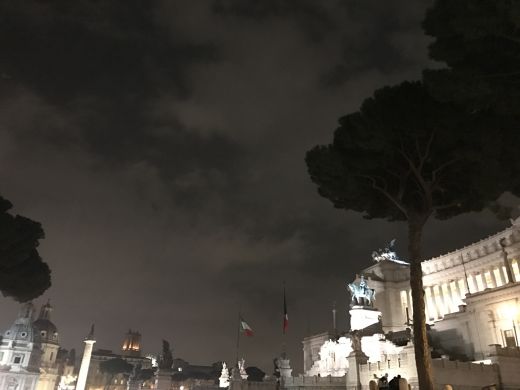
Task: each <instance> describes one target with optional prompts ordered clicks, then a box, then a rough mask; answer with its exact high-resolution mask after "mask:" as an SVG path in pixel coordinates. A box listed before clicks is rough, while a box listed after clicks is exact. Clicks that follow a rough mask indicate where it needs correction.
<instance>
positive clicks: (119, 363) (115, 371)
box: [99, 358, 134, 389]
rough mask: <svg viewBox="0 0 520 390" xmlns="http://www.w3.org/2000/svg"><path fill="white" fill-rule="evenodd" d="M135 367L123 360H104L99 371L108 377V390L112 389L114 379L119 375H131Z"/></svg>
mask: <svg viewBox="0 0 520 390" xmlns="http://www.w3.org/2000/svg"><path fill="white" fill-rule="evenodd" d="M133 369H134V366H133V365H132V364H130V363H128V362H127V361H126V360H124V359H121V358H114V359H109V360H104V361H102V362H101V363H99V370H100V371H101V372H102V373H103V374H105V375H106V376H107V380H106V386H105V388H106V389H109V388H110V385H111V383H112V381H113V380H114V377H115V376H116V375H119V374H130V373H132V370H133Z"/></svg>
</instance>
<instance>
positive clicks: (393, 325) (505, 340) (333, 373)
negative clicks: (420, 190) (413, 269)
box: [284, 219, 520, 390]
mask: <svg viewBox="0 0 520 390" xmlns="http://www.w3.org/2000/svg"><path fill="white" fill-rule="evenodd" d="M373 258H374V260H375V263H374V264H373V265H371V266H369V267H367V268H365V269H363V270H360V271H359V272H358V275H357V276H356V279H355V281H354V283H351V285H352V287H353V290H356V289H358V290H356V292H357V293H359V294H361V293H362V291H363V290H362V289H365V290H370V291H372V292H371V294H372V295H374V294H375V302H374V303H373V304H368V305H367V303H366V301H365V302H361V303H360V302H357V301H353V303H352V305H351V309H350V314H351V326H350V328H351V329H349V331H350V330H355V329H357V330H358V331H359V335H360V341H359V345H360V347H361V350H362V354H358V355H359V356H364V358H366V361H363V359H364V358H362V359H361V360H359V359H358V360H355V359H354V352H353V351H354V349H353V345H354V341H353V340H352V336H351V333H350V332H339V333H338V332H335V331H331V332H325V333H320V334H316V335H313V336H309V337H306V338H305V339H304V340H303V354H304V370H305V376H304V377H303V378H296V377H290V378H286V379H285V380H284V387H286V388H287V389H288V388H294V389H295V388H296V387H298V389H299V390H301V389H302V387H307V388H317V387H321V386H322V385H323V383H321V382H323V380H322V379H321V378H323V377H330V378H333V379H331V381H329V382H328V383H329V384H328V385H327V386H329V387H330V386H332V387H337V388H338V389H340V388H344V387H345V376H346V381H347V388H349V383H351V384H353V386H354V387H352V388H357V387H356V386H357V384H356V383H358V381H359V383H360V386H361V387H362V388H363V389H365V388H366V389H368V388H369V382H370V381H371V380H374V378H375V377H381V376H383V375H385V374H388V375H389V377H390V378H392V377H393V376H395V375H398V374H399V375H401V376H402V377H403V378H406V379H407V381H408V383H410V384H411V387H412V389H414V388H415V389H416V388H417V372H416V368H415V361H414V348H413V340H412V336H411V332H410V328H411V322H410V321H411V318H412V298H411V291H410V279H409V278H410V276H409V275H410V267H409V264H407V263H406V262H404V261H401V260H400V259H398V258H397V256H396V254H395V252H394V251H393V249H389V248H386V249H385V250H380V251H379V252H377V251H376V252H374V253H373ZM519 264H520V219H518V220H516V221H513V223H512V226H511V227H509V228H507V229H505V230H503V231H501V232H499V233H497V234H495V235H492V236H490V237H487V238H485V239H483V240H480V241H479V242H477V243H474V244H471V245H468V246H466V247H464V248H462V249H458V250H456V251H453V252H450V253H447V254H444V255H441V256H438V257H435V258H432V259H429V260H426V261H424V262H423V263H422V269H423V284H424V294H425V304H426V318H427V322H428V326H429V331H428V334H429V338H430V346H431V348H432V358H433V361H432V365H433V371H434V380H435V382H436V385H437V386H441V385H444V384H451V385H452V386H453V387H454V388H458V387H460V386H463V387H464V388H465V389H481V388H482V387H483V386H487V385H496V386H497V388H503V389H517V388H520V372H519V371H518V367H519V366H520V349H519V345H520V343H519V331H520V329H519V328H518V324H519V320H520V269H519ZM360 291H361V292H360ZM358 355H356V356H358ZM359 356H358V357H359ZM353 359H354V360H353ZM354 361H357V364H358V365H359V369H357V370H354V371H352V370H351V367H350V365H351V364H352V363H353V362H354ZM475 363H478V364H475ZM354 377H355V378H354ZM334 378H337V381H336V379H334ZM335 381H336V382H337V384H336V385H333V383H335Z"/></svg>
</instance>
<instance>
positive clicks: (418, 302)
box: [408, 220, 433, 390]
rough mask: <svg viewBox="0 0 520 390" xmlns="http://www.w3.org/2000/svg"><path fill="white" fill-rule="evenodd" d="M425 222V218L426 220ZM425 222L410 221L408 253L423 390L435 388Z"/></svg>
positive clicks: (415, 344)
mask: <svg viewBox="0 0 520 390" xmlns="http://www.w3.org/2000/svg"><path fill="white" fill-rule="evenodd" d="M424 222H425V220H424ZM424 222H423V221H422V220H420V221H414V220H409V221H408V254H409V256H410V288H411V290H412V305H413V339H414V347H415V364H416V366H417V377H418V379H419V388H420V389H421V390H433V375H432V365H431V354H430V346H429V345H428V337H427V334H426V314H425V303H424V288H423V280H422V267H421V238H422V230H423V227H424Z"/></svg>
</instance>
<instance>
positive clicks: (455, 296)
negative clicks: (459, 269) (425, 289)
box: [448, 280, 460, 312]
mask: <svg viewBox="0 0 520 390" xmlns="http://www.w3.org/2000/svg"><path fill="white" fill-rule="evenodd" d="M448 291H449V293H450V295H451V302H452V306H453V311H454V312H457V311H459V305H460V296H459V292H458V289H457V282H456V281H454V280H452V281H450V282H448Z"/></svg>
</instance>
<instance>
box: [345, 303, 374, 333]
mask: <svg viewBox="0 0 520 390" xmlns="http://www.w3.org/2000/svg"><path fill="white" fill-rule="evenodd" d="M349 313H350V330H361V329H365V328H366V327H369V326H370V325H374V324H377V323H378V322H379V321H380V318H381V312H380V311H379V310H377V309H372V308H370V307H366V306H352V309H350V311H349Z"/></svg>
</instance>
